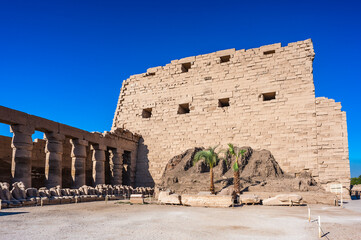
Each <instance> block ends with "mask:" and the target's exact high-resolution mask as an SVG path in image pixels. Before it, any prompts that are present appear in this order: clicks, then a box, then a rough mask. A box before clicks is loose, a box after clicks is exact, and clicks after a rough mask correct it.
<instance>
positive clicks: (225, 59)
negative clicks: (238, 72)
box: [220, 55, 231, 63]
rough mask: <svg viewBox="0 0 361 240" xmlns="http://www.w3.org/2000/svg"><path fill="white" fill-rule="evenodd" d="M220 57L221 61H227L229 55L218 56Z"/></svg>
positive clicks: (229, 57)
mask: <svg viewBox="0 0 361 240" xmlns="http://www.w3.org/2000/svg"><path fill="white" fill-rule="evenodd" d="M220 59H221V63H225V62H229V60H230V59H231V55H227V56H222V57H220Z"/></svg>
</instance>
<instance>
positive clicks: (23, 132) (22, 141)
mask: <svg viewBox="0 0 361 240" xmlns="http://www.w3.org/2000/svg"><path fill="white" fill-rule="evenodd" d="M10 131H11V132H12V133H13V138H12V141H11V147H12V149H13V154H12V159H11V177H12V179H11V181H12V182H19V181H21V182H23V183H24V185H25V187H26V188H30V187H31V153H32V150H33V139H32V138H31V136H32V135H33V134H34V132H35V129H34V127H32V126H27V125H11V126H10Z"/></svg>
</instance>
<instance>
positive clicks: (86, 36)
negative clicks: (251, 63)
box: [0, 0, 361, 176]
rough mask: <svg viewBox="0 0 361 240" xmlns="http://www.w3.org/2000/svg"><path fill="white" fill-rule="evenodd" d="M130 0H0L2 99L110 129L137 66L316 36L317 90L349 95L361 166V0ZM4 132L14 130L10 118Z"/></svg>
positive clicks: (355, 155)
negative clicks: (123, 90)
mask: <svg viewBox="0 0 361 240" xmlns="http://www.w3.org/2000/svg"><path fill="white" fill-rule="evenodd" d="M124 2H125V1H124ZM127 2H128V3H123V2H122V1H99V0H97V1H77V0H68V1H41V0H37V1H29V0H26V1H16V0H10V1H7V0H3V1H1V2H0V82H1V85H0V86H1V87H0V105H3V106H6V107H10V108H14V109H17V110H20V111H24V112H27V113H30V114H33V115H37V116H41V117H45V118H49V119H51V120H55V121H58V122H61V123H65V124H68V125H71V126H75V127H78V128H82V129H85V130H88V131H105V130H110V127H111V124H112V120H113V114H114V111H115V108H116V103H117V99H118V95H119V91H120V87H121V84H122V81H123V80H124V79H126V78H128V77H129V76H130V75H133V74H138V73H142V72H145V71H146V69H147V68H149V67H155V66H161V65H165V64H167V63H169V62H170V61H171V60H173V59H179V58H182V57H187V56H194V55H198V54H205V53H209V52H214V51H217V50H221V49H228V48H236V49H244V48H245V49H248V48H254V47H259V46H262V45H265V44H272V43H277V42H281V43H282V44H283V45H286V44H287V43H289V42H295V41H299V40H304V39H307V38H312V40H313V43H314V48H315V52H316V57H315V60H314V80H315V85H316V96H326V97H329V98H333V99H335V100H336V101H341V102H342V106H343V110H344V111H346V112H347V118H348V119H347V121H348V132H349V148H350V162H351V173H352V176H358V175H361V149H360V143H361V140H360V139H361V138H360V136H361V124H360V119H361V113H360V112H361V111H360V110H361V107H360V102H361V89H360V86H361V83H360V82H361V77H360V76H361V72H360V70H361V46H360V44H361V2H360V1H244V2H242V1H210V0H208V1H204V2H202V1H189V2H188V1H169V0H168V1H164V2H160V1H148V2H137V1H127ZM130 2H131V3H130ZM291 2H294V3H291ZM316 2H317V3H316ZM0 134H2V135H8V136H10V134H9V128H8V126H6V125H2V124H0Z"/></svg>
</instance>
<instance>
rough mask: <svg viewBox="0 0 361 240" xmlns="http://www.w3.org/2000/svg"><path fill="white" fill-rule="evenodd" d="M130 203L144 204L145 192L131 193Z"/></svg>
mask: <svg viewBox="0 0 361 240" xmlns="http://www.w3.org/2000/svg"><path fill="white" fill-rule="evenodd" d="M130 203H133V204H144V196H143V194H131V195H130Z"/></svg>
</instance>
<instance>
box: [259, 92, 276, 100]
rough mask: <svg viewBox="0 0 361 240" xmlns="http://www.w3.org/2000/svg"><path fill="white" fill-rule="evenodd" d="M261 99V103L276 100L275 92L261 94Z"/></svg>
mask: <svg viewBox="0 0 361 240" xmlns="http://www.w3.org/2000/svg"><path fill="white" fill-rule="evenodd" d="M262 97H263V101H271V100H273V99H276V92H269V93H263V94H262Z"/></svg>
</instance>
